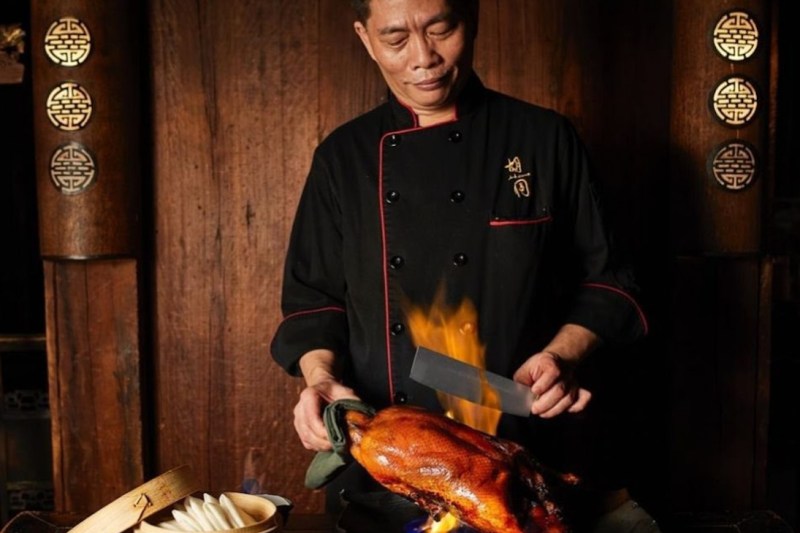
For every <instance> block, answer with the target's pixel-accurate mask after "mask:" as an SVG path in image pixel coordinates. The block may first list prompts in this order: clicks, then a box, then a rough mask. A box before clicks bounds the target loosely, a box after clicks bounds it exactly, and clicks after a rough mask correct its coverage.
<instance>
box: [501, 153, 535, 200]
mask: <svg viewBox="0 0 800 533" xmlns="http://www.w3.org/2000/svg"><path fill="white" fill-rule="evenodd" d="M505 169H506V170H508V173H509V175H508V181H510V182H511V183H512V186H513V187H514V194H516V195H517V198H523V197H524V198H528V197H529V196H530V195H531V188H530V185H529V184H528V178H530V177H531V173H530V172H523V170H522V161H520V159H519V156H517V157H515V158H514V159H509V160H508V164H506V166H505Z"/></svg>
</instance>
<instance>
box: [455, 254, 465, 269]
mask: <svg viewBox="0 0 800 533" xmlns="http://www.w3.org/2000/svg"><path fill="white" fill-rule="evenodd" d="M467 260H468V259H467V254H462V253H458V254H456V255H454V256H453V264H454V265H456V266H464V265H466V264H467Z"/></svg>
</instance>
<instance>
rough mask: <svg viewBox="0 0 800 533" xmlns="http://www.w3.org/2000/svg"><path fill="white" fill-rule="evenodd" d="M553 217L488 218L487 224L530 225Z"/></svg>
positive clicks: (497, 225)
mask: <svg viewBox="0 0 800 533" xmlns="http://www.w3.org/2000/svg"><path fill="white" fill-rule="evenodd" d="M552 221H553V217H552V216H550V215H547V216H546V217H540V218H530V219H526V220H490V221H489V225H490V226H492V227H499V226H530V225H532V224H543V223H545V222H552Z"/></svg>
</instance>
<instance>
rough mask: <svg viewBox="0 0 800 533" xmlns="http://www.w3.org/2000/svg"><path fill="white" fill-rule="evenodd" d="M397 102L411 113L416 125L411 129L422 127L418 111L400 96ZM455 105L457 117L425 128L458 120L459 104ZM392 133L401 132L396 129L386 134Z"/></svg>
mask: <svg viewBox="0 0 800 533" xmlns="http://www.w3.org/2000/svg"><path fill="white" fill-rule="evenodd" d="M397 103H398V104H400V105H401V106H403V107H405V108H406V110H407V111H408V112H409V113H410V114H411V119H412V121H413V122H414V126H413V127H412V128H411V129H420V125H419V115H417V113H416V112H415V111H414V110H413V109H412V108H411V106H408V105H406V104H405V103H404V102H402V101H400V99H399V98H398V99H397ZM455 107H456V112H455V117H454V118H453V119H452V120H448V121H446V122H437V123H436V124H431V125H430V126H425V128H432V127H435V126H441V125H442V124H450V123H453V122H458V104H456V106H455ZM422 129H424V128H422ZM403 131H409V130H403ZM392 133H399V132H396V131H394V132H389V133H387V134H386V135H391V134H392ZM381 146H382V145H381Z"/></svg>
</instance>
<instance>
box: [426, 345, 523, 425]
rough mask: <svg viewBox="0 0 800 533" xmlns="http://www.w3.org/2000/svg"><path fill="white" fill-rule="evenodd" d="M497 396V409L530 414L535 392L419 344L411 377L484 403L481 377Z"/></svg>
mask: <svg viewBox="0 0 800 533" xmlns="http://www.w3.org/2000/svg"><path fill="white" fill-rule="evenodd" d="M482 375H483V376H484V377H485V379H486V381H487V382H488V384H489V386H490V387H492V388H493V389H494V390H495V392H496V393H497V394H498V396H499V397H500V410H501V411H503V412H504V413H509V414H512V415H517V416H529V415H530V414H531V404H532V403H533V401H534V394H533V392H532V391H531V389H530V387H526V386H525V385H523V384H522V383H517V382H516V381H513V380H511V379H508V378H504V377H503V376H501V375H499V374H494V373H492V372H488V371H486V370H482V369H480V368H478V367H477V366H472V365H469V364H467V363H463V362H461V361H458V360H456V359H453V358H452V357H448V356H446V355H444V354H441V353H438V352H434V351H433V350H429V349H427V348H424V347H422V346H420V347H419V348H417V353H416V354H415V355H414V362H413V363H412V364H411V379H413V380H414V381H416V382H417V383H422V384H423V385H426V386H428V387H431V388H432V389H436V390H437V391H439V392H444V393H446V394H452V395H453V396H458V397H459V398H463V399H464V400H467V401H470V402H472V403H477V404H483V394H481V376H482Z"/></svg>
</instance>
